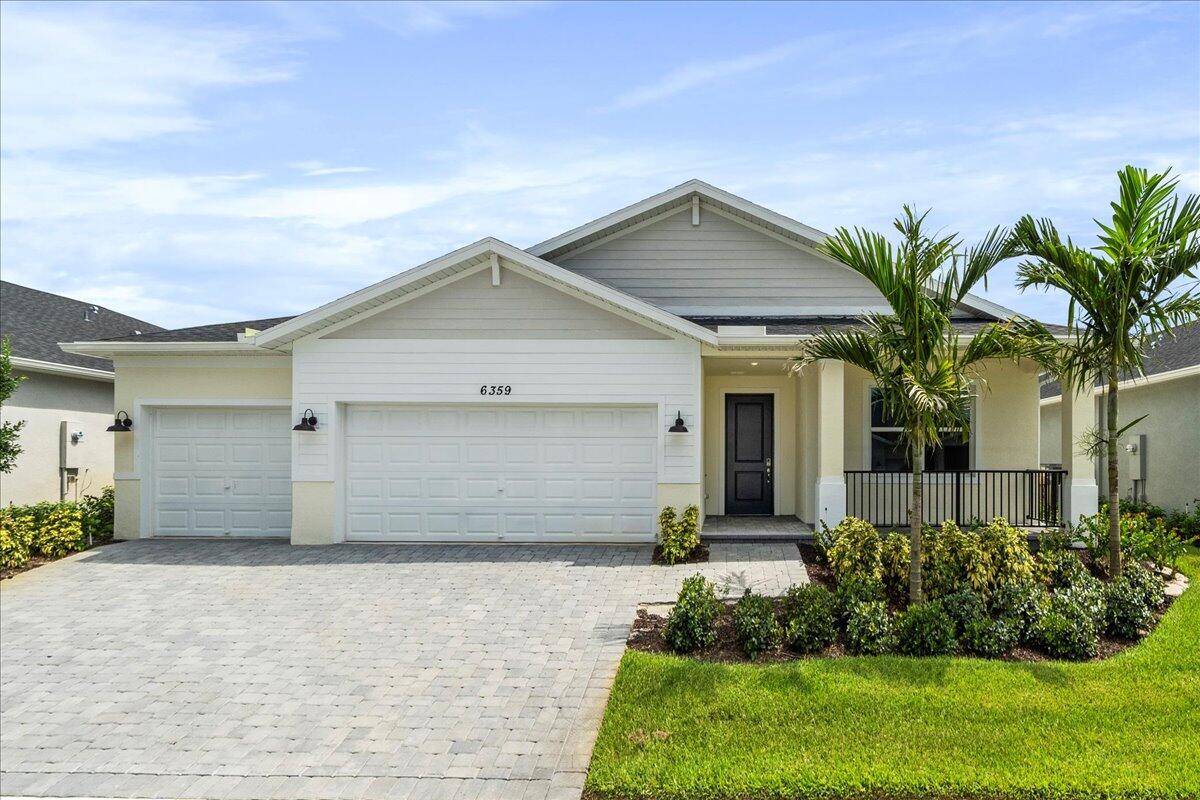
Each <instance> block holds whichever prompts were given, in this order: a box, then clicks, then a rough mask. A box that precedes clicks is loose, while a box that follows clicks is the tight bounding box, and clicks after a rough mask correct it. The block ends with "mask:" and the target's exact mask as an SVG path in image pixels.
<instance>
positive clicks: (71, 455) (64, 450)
mask: <svg viewBox="0 0 1200 800" xmlns="http://www.w3.org/2000/svg"><path fill="white" fill-rule="evenodd" d="M83 435H84V434H83V423H80V422H75V421H73V420H64V421H63V422H61V423H59V431H58V466H59V468H60V469H67V470H70V469H74V470H78V469H80V468H82V467H83V464H82V463H81V462H82V461H83V459H82V457H81V455H80V454H81V452H82V450H83V448H81V447H80V446H79V445H80V443H81V442H82V441H83Z"/></svg>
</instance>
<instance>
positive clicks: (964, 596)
mask: <svg viewBox="0 0 1200 800" xmlns="http://www.w3.org/2000/svg"><path fill="white" fill-rule="evenodd" d="M941 603H942V608H944V609H945V610H946V613H947V614H949V615H950V619H951V620H953V621H954V629H955V631H956V632H957V633H960V634H961V633H962V632H963V631H964V630H966V628H967V626H968V625H970V624H971V623H973V622H975V621H976V620H980V619H983V618H984V617H986V616H987V608H986V607H985V606H984V603H983V598H982V597H980V596H979V595H978V594H977V593H976V592H974V591H972V590H971V589H969V588H967V587H965V586H964V587H963V588H961V589H959V590H958V591H957V592H951V593H950V594H948V595H946V596H945V597H943V598H942V599H941Z"/></svg>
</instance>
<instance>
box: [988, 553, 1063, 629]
mask: <svg viewBox="0 0 1200 800" xmlns="http://www.w3.org/2000/svg"><path fill="white" fill-rule="evenodd" d="M1071 558H1075V557H1074V556H1071ZM1075 560H1076V561H1078V560H1079V559H1077V558H1076V559H1075ZM989 610H990V611H991V614H992V616H993V617H994V618H996V619H1006V620H1009V621H1010V622H1012V624H1013V626H1014V627H1015V628H1016V636H1017V640H1018V642H1022V643H1025V644H1030V643H1031V642H1032V641H1033V636H1032V634H1033V629H1034V627H1035V626H1036V625H1037V623H1038V621H1039V620H1040V619H1041V618H1042V617H1044V616H1045V615H1046V612H1048V611H1049V610H1050V593H1049V592H1047V591H1046V587H1045V586H1043V585H1041V584H1040V583H1036V582H1034V581H1012V582H1009V583H1005V584H1001V585H1000V586H999V587H998V588H997V589H996V592H995V594H993V595H992V599H991V602H990V605H989Z"/></svg>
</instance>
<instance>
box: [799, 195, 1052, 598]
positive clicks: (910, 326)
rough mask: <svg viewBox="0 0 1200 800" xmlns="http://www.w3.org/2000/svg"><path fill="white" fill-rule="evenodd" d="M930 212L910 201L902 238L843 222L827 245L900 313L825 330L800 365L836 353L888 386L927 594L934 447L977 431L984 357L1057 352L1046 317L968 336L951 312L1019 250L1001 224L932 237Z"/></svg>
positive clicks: (916, 589)
mask: <svg viewBox="0 0 1200 800" xmlns="http://www.w3.org/2000/svg"><path fill="white" fill-rule="evenodd" d="M928 214H929V212H928V211H926V212H925V213H923V214H920V215H917V214H916V213H915V212H914V211H913V209H912V208H910V207H909V206H905V207H904V210H903V213H902V215H901V216H900V217H899V218H897V219H896V221H895V226H896V229H897V230H898V231H899V232H900V237H901V238H900V242H899V244H898V245H896V246H893V245H892V244H891V243H890V242H889V241H888V240H887V239H886V238H885V237H884V236H883V234H880V233H873V232H870V231H866V230H863V229H861V228H855V229H854V230H853V231H850V230H848V229H846V228H838V229H837V231H836V232H835V234H834V235H833V236H832V237H830V238H828V239H826V240H825V241H824V242H823V243H822V244H821V245H820V247H819V249H820V250H821V252H823V253H824V254H825V255H827V256H829V257H830V258H832V259H834V260H835V261H838V262H840V263H842V264H844V265H846V266H847V267H849V268H850V269H852V270H854V271H855V272H857V273H858V274H860V275H862V276H863V277H864V278H866V279H867V280H868V281H870V282H871V283H872V284H873V285H874V286H875V288H876V289H878V290H879V292H880V293H881V294H882V295H883V297H884V299H885V300H886V301H887V303H888V305H889V306H891V313H889V314H882V313H868V314H864V315H863V316H862V317H861V318H860V322H861V325H860V326H859V327H856V328H853V329H850V330H839V331H834V330H830V329H825V330H823V331H822V332H821V333H820V334H818V335H817V336H815V337H814V338H813V339H812V340H810V341H809V342H808V343H806V345H805V347H804V350H803V353H802V355H801V356H799V357H798V358H797V359H796V361H797V368H802V367H803V366H804V365H806V364H809V363H812V362H813V361H817V360H819V359H834V360H838V361H843V362H845V363H847V364H853V365H854V366H856V367H859V368H861V369H863V370H865V371H866V372H867V373H868V374H870V375H871V377H872V378H873V379H874V380H875V383H876V385H877V386H878V388H879V389H880V392H881V400H882V403H883V410H884V413H885V414H886V415H887V416H889V417H890V418H892V419H894V420H896V422H897V424H898V426H899V427H900V429H901V432H902V433H901V438H902V441H903V443H904V444H905V445H906V446H907V447H908V451H909V460H910V462H911V464H912V487H911V497H910V504H909V515H908V519H909V536H910V548H909V556H910V560H909V598H910V599H911V600H912V601H914V602H916V601H918V600H920V599H921V528H922V527H923V524H924V519H923V513H922V507H921V503H922V491H921V475H922V473H923V471H924V462H925V448H926V447H927V446H932V447H936V446H938V445H940V444H941V440H942V435H943V432H944V431H945V430H946V429H947V428H958V429H961V430H962V431H963V433H964V435H969V428H970V423H971V418H970V414H969V407H970V399H971V397H972V395H973V393H974V392H975V391H976V386H977V385H978V380H977V379H978V377H979V376H978V374H977V369H976V368H977V367H978V366H979V365H980V362H982V361H983V360H985V359H990V358H1016V357H1020V356H1022V355H1030V356H1033V357H1039V358H1040V357H1041V356H1043V355H1047V354H1048V353H1049V352H1051V347H1052V343H1051V342H1050V335H1049V332H1048V331H1047V330H1046V329H1045V327H1044V326H1042V325H1041V324H1040V323H1037V322H1034V321H1032V320H1025V319H1011V320H1007V321H1005V322H1002V323H994V324H989V325H985V326H984V327H983V328H982V329H981V330H980V331H979V332H977V333H976V334H974V335H973V336H970V337H966V336H964V337H960V336H959V334H958V332H957V331H956V330H955V328H954V325H953V323H952V322H951V314H952V312H954V310H955V309H956V308H957V307H958V305H959V303H960V302H961V301H962V300H963V298H964V297H965V296H966V295H967V293H968V292H969V291H971V289H972V288H973V287H974V286H975V285H976V284H978V283H980V282H981V281H984V280H985V279H986V277H987V274H988V271H989V270H991V269H992V267H994V266H995V265H996V264H997V263H999V262H1000V261H1002V260H1004V259H1006V258H1008V257H1010V256H1011V255H1012V252H1011V245H1010V239H1009V236H1008V233H1007V231H1004V230H1001V229H999V228H997V229H994V230H992V231H991V232H990V233H988V234H987V236H985V237H984V238H983V239H982V240H981V241H980V242H979V243H978V244H976V245H974V246H972V247H970V248H968V249H967V250H966V252H965V254H961V255H957V256H956V253H958V251H959V250H960V249H961V248H962V243H961V240H960V239H959V237H958V236H957V235H935V236H929V235H927V234H926V233H925V232H924V230H923V225H924V222H925V218H926V217H927V216H928Z"/></svg>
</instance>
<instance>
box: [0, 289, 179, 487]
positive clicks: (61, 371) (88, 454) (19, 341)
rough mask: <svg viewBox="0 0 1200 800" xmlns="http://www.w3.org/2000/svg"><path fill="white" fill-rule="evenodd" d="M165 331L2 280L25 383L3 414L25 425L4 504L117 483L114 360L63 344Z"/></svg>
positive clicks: (4, 319) (0, 315)
mask: <svg viewBox="0 0 1200 800" xmlns="http://www.w3.org/2000/svg"><path fill="white" fill-rule="evenodd" d="M159 330H162V329H161V328H159V327H158V326H157V325H151V324H150V323H148V322H143V321H142V320H140V319H134V318H133V317H128V316H126V315H124V314H118V313H117V312H115V311H110V310H109V309H107V308H102V307H101V306H97V305H93V304H91V303H82V302H80V301H78V300H72V299H70V298H69V297H62V296H61V295H57V294H50V293H49V292H41V291H38V290H37V289H30V288H28V287H25V286H19V285H17V284H15V283H9V282H8V281H0V336H2V337H4V338H6V339H8V340H9V343H10V345H11V348H12V366H13V373H14V374H16V375H18V376H21V377H23V378H24V380H23V381H22V383H21V384H20V386H18V387H17V390H16V391H15V392H14V393H13V396H12V397H11V398H9V399H8V401H7V402H6V403H5V404H4V407H3V409H0V414H2V415H3V418H4V420H5V421H7V422H16V421H18V420H21V421H24V423H25V424H24V426H23V427H22V429H21V433H20V438H19V440H18V442H19V444H20V446H21V448H22V452H21V454H20V455H19V456H18V457H17V463H16V467H15V468H14V469H13V470H12V471H11V472H9V473H7V474H5V475H0V504H3V505H8V504H9V503H18V504H25V503H36V502H40V501H42V500H65V499H76V498H78V497H82V496H83V495H84V494H87V493H97V492H99V491H100V490H101V489H103V488H104V487H105V486H109V485H111V484H112V479H113V446H112V439H111V434H109V433H107V432H106V431H105V429H106V428H107V427H108V426H109V425H111V424H112V420H113V367H112V362H111V361H109V360H108V359H105V358H100V357H96V356H86V355H79V354H77V353H65V352H63V350H62V349H61V348H60V347H59V346H58V343H59V342H63V341H74V340H76V339H93V338H106V337H112V336H127V335H137V333H138V332H139V331H140V332H145V333H149V332H152V331H159Z"/></svg>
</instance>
